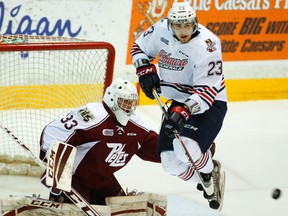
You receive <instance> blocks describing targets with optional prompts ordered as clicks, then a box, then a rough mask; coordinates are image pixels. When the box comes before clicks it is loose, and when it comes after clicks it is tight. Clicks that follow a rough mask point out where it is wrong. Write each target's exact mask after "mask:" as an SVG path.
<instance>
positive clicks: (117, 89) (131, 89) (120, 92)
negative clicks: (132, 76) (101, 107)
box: [103, 78, 138, 126]
mask: <svg viewBox="0 0 288 216" xmlns="http://www.w3.org/2000/svg"><path fill="white" fill-rule="evenodd" d="M103 101H104V102H105V104H106V105H107V106H108V107H109V108H110V109H111V110H112V112H113V113H114V114H115V116H116V119H117V121H118V122H119V123H120V124H121V125H123V126H126V125H127V123H128V121H129V118H130V116H131V114H132V113H133V112H134V110H135V109H136V107H137V104H138V94H137V89H136V87H135V85H133V83H131V82H130V81H129V80H126V79H123V78H117V79H115V80H114V81H113V82H112V83H111V85H110V86H109V87H108V88H107V89H106V91H105V94H104V97H103Z"/></svg>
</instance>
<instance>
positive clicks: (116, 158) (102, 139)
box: [40, 103, 160, 186]
mask: <svg viewBox="0 0 288 216" xmlns="http://www.w3.org/2000/svg"><path fill="white" fill-rule="evenodd" d="M54 140H58V141H62V142H65V143H69V144H71V145H73V146H75V147H76V148H77V153H76V158H75V163H74V166H73V174H76V175H78V176H81V179H82V181H84V182H85V183H86V184H87V185H90V186H93V184H94V183H93V180H94V179H95V180H96V179H97V180H98V181H99V178H100V179H103V180H105V178H106V177H109V176H111V175H112V174H113V173H114V172H115V171H117V170H119V169H121V168H122V167H124V166H125V165H126V164H127V163H128V162H129V160H130V159H131V158H132V156H133V155H134V154H136V155H137V156H139V157H140V158H141V159H143V160H147V161H152V162H157V163H160V157H159V155H158V154H157V153H156V145H157V140H158V135H157V134H156V132H154V131H152V130H149V129H148V128H146V127H145V126H144V125H143V123H142V122H141V120H140V118H139V117H138V116H137V115H135V114H133V115H132V116H131V117H130V120H129V122H128V124H127V125H126V126H124V127H123V126H121V125H120V124H118V123H117V121H116V119H115V117H114V116H113V113H112V112H111V110H110V109H109V108H108V107H106V105H104V104H102V103H89V104H87V105H86V106H84V107H81V108H79V109H75V110H73V111H71V112H70V113H69V114H68V115H67V116H65V117H63V118H61V119H57V120H54V121H52V122H51V123H49V124H48V125H47V126H46V127H45V128H44V130H43V132H42V135H41V141H40V147H41V152H40V158H41V159H42V160H43V159H44V160H45V156H46V152H47V151H48V149H49V146H50V144H51V143H52V142H53V141H54ZM95 184H96V181H95Z"/></svg>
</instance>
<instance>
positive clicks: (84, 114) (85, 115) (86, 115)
mask: <svg viewBox="0 0 288 216" xmlns="http://www.w3.org/2000/svg"><path fill="white" fill-rule="evenodd" d="M78 116H79V117H80V119H82V120H83V121H84V122H88V121H89V120H90V119H94V118H95V117H94V115H93V114H92V113H91V111H90V110H89V109H88V108H87V107H85V108H83V109H80V110H79V111H78Z"/></svg>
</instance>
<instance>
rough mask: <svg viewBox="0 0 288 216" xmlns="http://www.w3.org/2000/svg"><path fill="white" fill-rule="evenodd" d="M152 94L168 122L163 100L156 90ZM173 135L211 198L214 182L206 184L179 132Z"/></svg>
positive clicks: (175, 131)
mask: <svg viewBox="0 0 288 216" xmlns="http://www.w3.org/2000/svg"><path fill="white" fill-rule="evenodd" d="M152 93H153V96H154V97H155V99H156V101H157V103H158V105H159V107H160V108H161V110H162V112H163V114H164V116H165V119H166V120H167V119H168V113H167V111H166V109H165V107H164V105H163V104H162V102H161V100H160V98H159V96H158V93H157V92H156V90H155V89H153V91H152ZM173 133H174V136H175V138H176V139H178V141H179V142H180V143H181V146H182V149H183V151H184V154H185V156H186V157H187V159H188V161H189V162H190V164H191V166H192V167H193V168H194V171H195V173H196V175H197V177H198V178H199V181H200V184H201V185H202V187H203V189H204V190H205V192H206V193H207V195H208V196H211V195H212V194H213V193H214V185H213V181H212V183H209V182H207V183H206V182H204V180H203V178H202V176H201V174H200V172H199V170H198V169H197V166H196V164H195V162H194V161H193V159H192V157H191V155H190V154H189V152H188V150H187V148H186V146H185V144H184V142H183V140H182V139H181V137H180V135H179V133H178V131H177V130H174V131H173Z"/></svg>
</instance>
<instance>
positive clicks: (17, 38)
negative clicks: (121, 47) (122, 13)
mask: <svg viewBox="0 0 288 216" xmlns="http://www.w3.org/2000/svg"><path fill="white" fill-rule="evenodd" d="M103 44H104V46H103ZM100 45H101V46H100ZM109 45H110V44H108V43H105V42H100V43H99V42H91V41H85V40H80V39H75V38H63V37H43V36H28V35H1V36H0V50H1V51H0V59H1V60H0V61H1V64H0V71H1V73H0V98H1V100H0V123H1V124H2V125H3V126H5V127H7V128H8V129H9V130H11V131H12V132H13V133H14V134H15V135H16V136H17V137H18V138H19V139H20V140H21V141H22V142H23V143H24V144H25V145H27V146H28V148H29V149H30V150H31V151H32V152H33V154H34V155H36V156H38V155H39V140H40V136H41V132H42V130H43V128H44V127H45V125H46V124H48V123H49V122H50V121H52V120H54V119H55V118H60V117H63V116H65V115H66V114H67V113H68V112H69V110H71V108H76V107H79V106H82V105H84V104H86V103H88V102H94V101H101V100H102V96H103V92H104V89H105V84H109V82H107V79H108V78H109V80H111V79H112V75H113V71H111V70H110V71H108V68H109V64H112V65H113V64H114V58H109V55H110V54H111V49H110V46H109ZM106 46H107V47H108V48H105V47H106ZM10 48H11V49H10ZM3 50H5V51H3ZM6 50H7V51H6ZM112 51H113V49H112ZM110 68H111V67H110ZM27 157H28V155H27V153H26V152H25V151H24V150H22V149H21V148H20V147H19V146H17V144H15V143H14V141H13V139H11V138H10V137H9V136H8V135H7V134H5V132H3V131H1V132H0V163H5V164H7V163H12V162H13V163H14V162H15V161H16V162H19V161H25V160H26V162H25V163H27ZM23 158H26V159H24V160H23ZM28 161H30V162H29V163H31V160H29V159H28ZM32 164H33V163H32ZM3 166H4V165H3ZM0 167H1V164H0ZM0 172H1V171H0ZM5 174H7V171H5Z"/></svg>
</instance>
